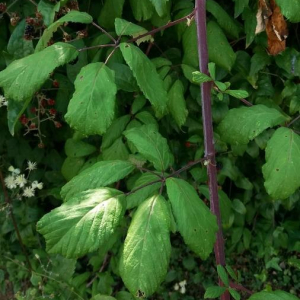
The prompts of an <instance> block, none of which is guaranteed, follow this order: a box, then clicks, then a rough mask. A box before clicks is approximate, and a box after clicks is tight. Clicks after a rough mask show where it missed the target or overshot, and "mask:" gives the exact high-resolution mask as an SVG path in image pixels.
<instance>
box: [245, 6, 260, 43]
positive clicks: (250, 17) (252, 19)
mask: <svg viewBox="0 0 300 300" xmlns="http://www.w3.org/2000/svg"><path fill="white" fill-rule="evenodd" d="M243 19H244V21H245V27H244V30H245V33H246V48H247V47H249V46H250V44H251V43H252V42H253V40H254V38H255V30H256V25H257V20H256V11H255V10H251V9H250V8H249V7H246V8H245V9H244V11H243Z"/></svg>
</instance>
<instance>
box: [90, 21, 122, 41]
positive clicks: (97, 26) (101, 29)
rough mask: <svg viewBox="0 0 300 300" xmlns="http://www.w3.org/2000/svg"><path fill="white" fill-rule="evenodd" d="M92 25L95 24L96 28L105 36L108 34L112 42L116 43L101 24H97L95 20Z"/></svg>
mask: <svg viewBox="0 0 300 300" xmlns="http://www.w3.org/2000/svg"><path fill="white" fill-rule="evenodd" d="M92 25H93V26H95V27H96V28H98V29H99V30H100V31H102V32H103V33H104V34H105V35H106V36H108V37H109V38H110V39H111V40H112V41H113V42H114V43H116V42H117V41H116V39H115V38H114V37H113V36H112V35H111V34H110V33H108V32H107V31H106V30H105V29H104V28H102V27H101V26H99V25H98V24H96V23H95V22H92Z"/></svg>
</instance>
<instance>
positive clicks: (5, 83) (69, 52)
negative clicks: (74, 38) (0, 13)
mask: <svg viewBox="0 0 300 300" xmlns="http://www.w3.org/2000/svg"><path fill="white" fill-rule="evenodd" d="M77 55H78V51H77V50H76V48H75V47H74V46H72V45H70V44H65V43H56V44H54V45H52V46H50V47H48V48H46V49H45V50H43V51H41V52H39V53H35V54H31V55H29V56H27V57H24V58H22V59H19V60H15V61H14V62H12V63H11V64H10V65H9V66H8V67H7V68H6V69H5V70H3V71H2V72H0V87H2V88H3V90H4V94H5V97H6V98H7V99H13V100H15V101H26V100H27V99H29V98H31V97H32V96H33V94H34V93H35V92H36V91H37V90H38V89H39V88H40V87H41V86H42V85H43V83H44V82H45V81H46V80H47V78H49V76H50V73H51V72H52V71H53V70H54V69H55V68H57V67H59V66H61V65H64V64H66V63H68V62H69V61H72V60H74V59H75V58H76V57H77Z"/></svg>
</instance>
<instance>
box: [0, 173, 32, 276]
mask: <svg viewBox="0 0 300 300" xmlns="http://www.w3.org/2000/svg"><path fill="white" fill-rule="evenodd" d="M0 181H1V185H2V190H3V193H4V199H5V202H6V203H7V206H8V208H9V214H10V217H11V220H12V223H13V225H14V228H15V231H16V234H17V237H18V240H19V244H20V245H21V248H22V251H23V253H24V255H25V259H26V262H27V265H28V271H29V272H31V271H32V267H31V263H30V261H29V257H28V255H27V252H26V249H25V246H24V243H23V240H22V237H21V234H20V230H19V228H18V224H17V221H16V218H15V215H14V212H13V205H12V202H11V199H10V198H9V196H8V193H7V190H6V186H5V182H4V177H3V174H2V171H1V169H0Z"/></svg>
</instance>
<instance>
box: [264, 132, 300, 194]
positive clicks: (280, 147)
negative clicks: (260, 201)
mask: <svg viewBox="0 0 300 300" xmlns="http://www.w3.org/2000/svg"><path fill="white" fill-rule="evenodd" d="M299 170H300V137H299V136H298V135H297V134H296V133H294V131H293V130H291V129H288V128H284V127H282V128H279V129H277V130H276V131H275V133H274V135H273V136H272V137H271V139H270V140H269V141H268V144H267V147H266V164H265V165H264V166H263V168H262V171H263V175H264V178H265V187H266V190H267V192H268V194H269V195H270V196H271V197H273V198H274V199H285V198H287V197H289V196H290V195H291V194H293V193H294V192H295V191H296V189H297V188H299V187H300V172H299Z"/></svg>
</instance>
